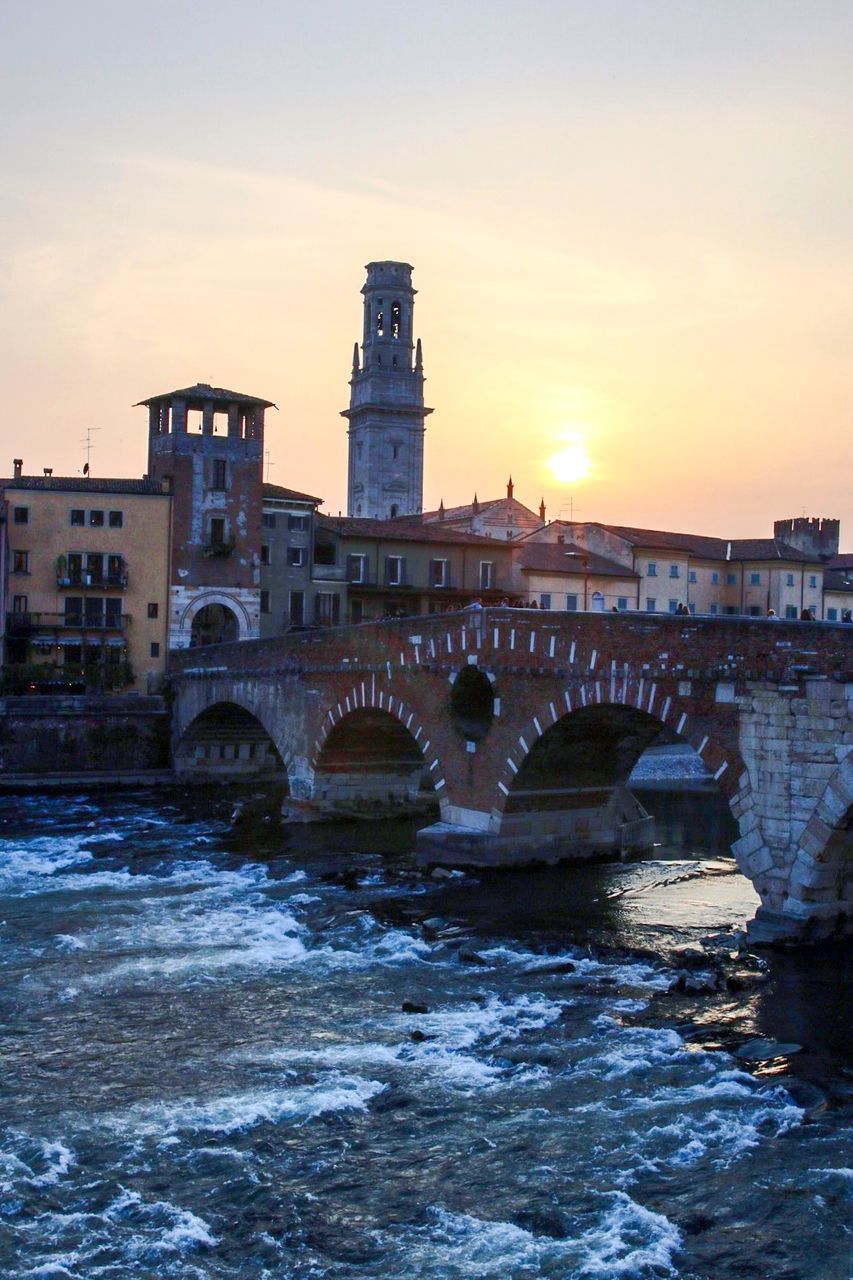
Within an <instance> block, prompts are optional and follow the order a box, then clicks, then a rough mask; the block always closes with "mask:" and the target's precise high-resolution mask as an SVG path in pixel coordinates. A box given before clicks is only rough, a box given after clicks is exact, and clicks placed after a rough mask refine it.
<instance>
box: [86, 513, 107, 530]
mask: <svg viewBox="0 0 853 1280" xmlns="http://www.w3.org/2000/svg"><path fill="white" fill-rule="evenodd" d="M89 524H90V525H91V527H92V528H93V529H103V527H104V513H103V511H90V512H89Z"/></svg>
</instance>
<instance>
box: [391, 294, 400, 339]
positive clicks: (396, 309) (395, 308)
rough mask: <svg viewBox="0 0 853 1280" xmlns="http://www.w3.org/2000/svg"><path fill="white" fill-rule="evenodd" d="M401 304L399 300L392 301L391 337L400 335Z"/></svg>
mask: <svg viewBox="0 0 853 1280" xmlns="http://www.w3.org/2000/svg"><path fill="white" fill-rule="evenodd" d="M400 315H401V311H400V304H399V302H392V303H391V337H392V338H399V336H400Z"/></svg>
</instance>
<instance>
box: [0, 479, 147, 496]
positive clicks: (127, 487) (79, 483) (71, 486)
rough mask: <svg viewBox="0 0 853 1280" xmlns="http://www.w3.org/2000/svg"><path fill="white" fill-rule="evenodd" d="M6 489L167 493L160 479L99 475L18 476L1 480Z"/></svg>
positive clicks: (55, 491) (62, 491) (63, 491)
mask: <svg viewBox="0 0 853 1280" xmlns="http://www.w3.org/2000/svg"><path fill="white" fill-rule="evenodd" d="M0 484H2V486H3V487H4V488H6V489H29V490H34V489H42V490H46V491H49V492H54V493H150V494H160V495H161V496H162V495H163V494H164V493H167V492H168V490H167V489H164V488H163V483H162V481H160V480H147V479H141V480H125V479H115V478H112V477H104V478H101V477H100V476H19V477H18V478H17V479H15V480H2V481H0Z"/></svg>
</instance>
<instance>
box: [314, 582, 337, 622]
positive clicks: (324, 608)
mask: <svg viewBox="0 0 853 1280" xmlns="http://www.w3.org/2000/svg"><path fill="white" fill-rule="evenodd" d="M340 620H341V597H340V596H339V595H338V593H337V591H318V592H317V594H316V596H315V597H314V621H315V622H317V623H319V625H320V626H324V627H335V626H337V624H338V623H339V622H340Z"/></svg>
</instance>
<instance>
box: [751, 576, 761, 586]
mask: <svg viewBox="0 0 853 1280" xmlns="http://www.w3.org/2000/svg"><path fill="white" fill-rule="evenodd" d="M749 585H750V586H751V587H760V586H761V574H760V573H751V574H750V575H749Z"/></svg>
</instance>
